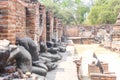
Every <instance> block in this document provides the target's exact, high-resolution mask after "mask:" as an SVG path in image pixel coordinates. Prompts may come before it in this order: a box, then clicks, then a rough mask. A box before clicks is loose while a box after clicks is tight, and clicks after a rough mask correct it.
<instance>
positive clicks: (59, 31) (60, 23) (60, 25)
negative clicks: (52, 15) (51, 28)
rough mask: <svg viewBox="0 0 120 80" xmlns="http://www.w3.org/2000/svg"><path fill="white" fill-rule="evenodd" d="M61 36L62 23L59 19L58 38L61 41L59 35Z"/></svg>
mask: <svg viewBox="0 0 120 80" xmlns="http://www.w3.org/2000/svg"><path fill="white" fill-rule="evenodd" d="M62 36H63V24H62V21H61V20H60V19H59V22H58V39H59V40H60V41H61V37H62Z"/></svg>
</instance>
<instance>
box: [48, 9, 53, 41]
mask: <svg viewBox="0 0 120 80" xmlns="http://www.w3.org/2000/svg"><path fill="white" fill-rule="evenodd" d="M53 24H54V17H53V14H52V12H50V11H47V12H46V41H51V39H52V37H53V26H54V25H53Z"/></svg>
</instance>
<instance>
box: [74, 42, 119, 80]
mask: <svg viewBox="0 0 120 80" xmlns="http://www.w3.org/2000/svg"><path fill="white" fill-rule="evenodd" d="M74 48H75V57H82V58H83V61H82V65H81V73H82V76H83V77H87V75H88V64H90V63H91V62H92V61H93V57H92V54H93V53H95V54H96V55H97V56H98V59H99V60H100V61H103V62H105V63H108V66H109V71H110V72H115V74H116V76H117V80H120V54H119V53H116V52H113V51H111V50H109V49H106V48H103V47H101V46H99V44H90V45H80V44H75V45H74ZM84 80H87V79H84Z"/></svg>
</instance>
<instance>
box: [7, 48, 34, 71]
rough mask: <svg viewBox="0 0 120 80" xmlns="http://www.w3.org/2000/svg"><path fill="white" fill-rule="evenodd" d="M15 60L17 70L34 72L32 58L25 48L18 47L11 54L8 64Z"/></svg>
mask: <svg viewBox="0 0 120 80" xmlns="http://www.w3.org/2000/svg"><path fill="white" fill-rule="evenodd" d="M13 60H16V65H17V68H20V69H21V70H22V71H23V72H24V73H26V72H31V71H32V58H31V55H30V53H29V52H28V51H27V50H26V49H25V48H24V47H22V46H18V47H17V48H16V49H14V50H13V51H12V52H11V53H10V57H9V58H8V63H9V62H12V61H13Z"/></svg>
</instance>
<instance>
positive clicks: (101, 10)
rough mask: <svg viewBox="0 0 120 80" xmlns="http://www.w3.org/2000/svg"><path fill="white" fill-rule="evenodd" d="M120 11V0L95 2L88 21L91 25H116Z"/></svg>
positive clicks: (99, 0) (98, 0)
mask: <svg viewBox="0 0 120 80" xmlns="http://www.w3.org/2000/svg"><path fill="white" fill-rule="evenodd" d="M119 11H120V0H95V3H94V5H93V6H92V8H91V10H90V12H89V14H88V17H87V18H88V20H89V21H90V23H91V24H114V23H115V21H116V18H117V15H118V13H119Z"/></svg>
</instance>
